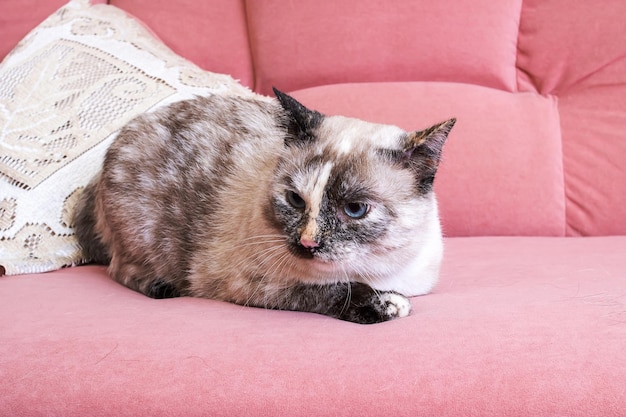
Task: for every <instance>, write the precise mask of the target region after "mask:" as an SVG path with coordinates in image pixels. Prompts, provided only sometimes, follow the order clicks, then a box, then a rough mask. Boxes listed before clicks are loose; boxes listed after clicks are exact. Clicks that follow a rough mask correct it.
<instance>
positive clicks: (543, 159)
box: [0, 0, 626, 236]
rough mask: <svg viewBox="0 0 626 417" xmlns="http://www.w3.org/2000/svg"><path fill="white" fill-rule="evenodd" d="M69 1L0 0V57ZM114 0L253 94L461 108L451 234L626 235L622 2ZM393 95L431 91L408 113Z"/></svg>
mask: <svg viewBox="0 0 626 417" xmlns="http://www.w3.org/2000/svg"><path fill="white" fill-rule="evenodd" d="M63 3H64V1H56V0H55V1H46V2H35V1H34V0H26V1H25V2H23V3H19V7H18V6H16V5H15V3H11V6H9V5H8V2H5V3H4V4H1V5H0V8H1V9H2V10H1V11H0V23H1V24H2V25H4V27H5V28H6V29H2V32H3V34H4V32H5V31H6V32H7V33H8V35H7V36H2V37H0V56H4V54H6V52H8V50H10V48H11V47H12V46H13V45H14V44H15V43H16V42H17V40H18V39H19V38H20V37H21V36H23V35H24V34H25V33H26V31H27V28H32V27H34V26H35V25H36V24H37V23H38V22H39V21H40V20H42V19H43V17H45V15H46V14H48V13H49V12H51V11H52V10H54V8H56V7H58V6H60V5H61V4H63ZM109 3H111V4H113V5H116V6H118V7H120V8H122V9H125V10H127V11H129V12H130V13H132V14H133V15H135V16H136V17H138V18H139V19H141V20H143V21H144V22H145V23H146V24H147V25H148V26H149V27H150V28H151V29H152V30H153V31H154V32H155V33H156V34H157V35H158V36H159V37H161V39H163V41H164V42H165V43H166V44H168V45H169V46H170V47H171V48H172V49H174V50H175V51H176V52H177V53H179V54H181V55H182V56H185V57H187V58H189V59H191V60H192V61H194V62H196V63H197V64H199V65H200V66H202V67H203V68H205V69H208V70H211V71H216V72H225V73H230V74H232V75H233V76H234V77H235V78H238V79H240V80H241V82H242V83H243V84H245V85H248V86H250V87H252V88H254V89H255V90H256V91H259V92H261V93H269V92H270V89H271V86H272V85H276V86H278V87H280V88H281V89H283V90H286V91H294V90H301V89H308V90H305V91H304V92H302V93H300V94H301V95H298V92H297V91H296V96H298V97H303V100H304V98H308V99H309V100H311V101H312V102H313V103H325V104H324V106H325V107H324V108H321V109H320V110H322V111H326V112H334V111H336V112H340V111H341V112H344V113H348V114H349V113H350V112H351V110H352V107H353V106H351V103H353V102H354V101H350V100H349V97H347V95H348V94H349V93H350V92H351V91H352V92H353V91H355V90H354V89H351V88H349V87H350V86H348V85H346V83H370V84H368V85H367V87H366V88H369V89H370V91H372V92H373V93H372V95H371V96H369V95H368V94H364V95H363V97H362V98H360V99H361V100H362V104H363V105H362V106H361V108H360V109H359V110H358V111H356V110H355V114H354V115H357V116H361V117H368V118H371V119H372V120H379V121H383V122H390V123H397V124H399V125H401V126H402V127H404V128H406V129H410V128H417V127H424V125H423V124H424V123H426V122H428V123H434V122H436V121H439V120H438V119H440V118H443V117H448V116H457V118H458V119H459V122H458V125H457V127H455V131H453V134H452V135H451V139H450V141H449V143H448V144H447V145H446V149H445V160H444V164H443V165H442V168H441V172H440V175H439V177H438V179H437V193H438V196H439V200H440V203H441V204H440V205H441V212H442V219H443V222H444V230H445V231H446V233H447V234H448V235H455V236H462V235H481V234H488V235H489V234H491V235H493V234H529V235H548V236H561V235H604V234H626V133H625V132H626V42H624V39H626V26H624V24H623V22H624V19H625V18H626V2H623V1H621V0H607V1H605V2H603V3H602V5H601V7H600V6H598V5H594V4H592V3H590V2H571V1H567V0H552V1H544V0H524V1H521V0H517V1H507V2H500V1H490V0H477V1H473V2H462V1H457V0H441V1H437V2H433V1H426V0H414V1H410V0H406V1H394V2H379V1H374V0H360V1H350V0H333V1H316V0H301V1H298V2H293V1H290V0H289V1H288V0H263V1H251V0H249V1H244V0H238V1H236V0H212V1H206V2H205V1H201V2H198V1H195V0H176V1H174V0H110V1H109ZM29 4H30V5H29ZM5 9H6V10H5ZM389 81H394V82H395V83H387V82H389ZM382 82H385V83H384V84H381V83H382ZM408 82H414V83H416V84H415V85H417V87H412V89H410V90H407V88H405V87H406V86H407V84H406V83H408ZM420 83H422V84H420ZM325 85H334V90H332V94H331V93H330V92H329V91H330V90H323V89H321V90H320V89H315V88H312V87H321V86H325ZM361 91H366V90H361ZM416 91H419V92H420V94H421V95H420V96H419V97H417V96H415V92H416ZM340 93H342V94H343V93H345V94H343V95H342V94H340ZM380 97H385V98H387V99H388V101H381V100H380ZM394 99H397V100H398V101H399V102H402V103H414V102H416V100H418V99H421V100H422V101H424V100H427V101H428V103H427V105H424V104H423V103H421V104H420V106H421V107H420V114H421V115H422V116H420V117H418V118H419V120H415V122H414V123H410V124H411V125H412V126H409V120H410V119H411V118H413V119H415V111H414V110H413V112H411V109H410V108H402V106H394V104H393V100H394ZM451 103H452V104H454V106H452V104H451ZM389 108H392V110H393V111H392V110H389ZM451 108H454V109H455V114H449V113H450V109H451ZM364 109H366V110H364ZM367 109H369V110H367ZM403 112H404V113H403ZM422 119H423V120H422Z"/></svg>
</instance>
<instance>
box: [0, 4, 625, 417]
mask: <svg viewBox="0 0 626 417" xmlns="http://www.w3.org/2000/svg"><path fill="white" fill-rule="evenodd" d="M62 3H63V1H62V0H54V1H52V0H50V1H45V2H42V1H34V0H28V1H21V2H15V1H9V0H0V58H1V57H3V56H4V55H5V54H6V53H8V52H9V51H10V50H11V48H12V47H13V46H14V45H15V44H16V43H17V42H18V41H19V40H20V38H22V37H23V36H24V35H25V34H26V33H27V32H28V30H29V29H30V28H32V27H34V26H35V25H37V24H38V23H39V22H40V21H41V20H43V18H44V17H45V16H47V15H48V14H49V13H51V12H52V11H54V10H55V9H56V8H58V7H59V6H61V5H62ZM110 3H111V4H113V5H115V6H119V7H120V8H122V9H124V10H127V11H128V12H130V13H132V14H133V15H134V16H136V17H137V18H138V19H140V20H142V21H143V22H144V23H145V24H146V25H147V26H148V27H149V28H150V29H151V30H152V31H153V32H154V33H155V34H156V35H158V36H159V37H160V38H161V39H162V40H163V42H164V43H165V44H167V45H168V46H170V47H171V48H172V49H173V50H174V51H175V52H176V53H178V54H180V55H182V56H184V57H186V58H188V59H191V60H192V61H194V62H195V63H197V64H198V65H200V66H201V67H203V68H205V69H207V70H210V71H217V72H219V71H222V72H227V73H230V74H231V75H233V76H234V77H235V78H238V79H240V80H241V82H242V83H243V84H245V85H247V86H249V87H251V88H253V89H254V90H255V91H258V92H261V93H269V92H270V90H271V87H272V86H273V85H275V86H277V87H279V88H281V89H283V90H285V91H288V92H291V93H293V95H294V96H295V97H297V98H298V99H300V100H302V102H303V103H305V104H307V105H309V106H310V107H313V108H316V109H318V110H320V111H323V112H326V113H331V114H332V113H341V114H346V115H350V116H358V117H363V118H366V119H369V120H372V121H378V122H385V123H395V124H398V125H400V126H401V127H403V128H405V129H419V128H424V127H427V126H429V125H431V124H434V123H436V122H439V121H442V120H445V119H447V118H449V117H453V116H454V117H457V120H458V122H457V125H456V126H455V128H454V130H453V131H452V133H451V135H450V138H449V141H448V143H447V144H446V146H445V149H444V156H443V162H442V165H441V169H440V172H439V173H438V176H437V179H436V185H435V186H436V191H437V194H438V200H439V203H440V211H441V218H442V223H443V229H444V233H445V234H446V239H445V255H444V261H443V265H442V272H441V281H440V283H439V285H438V286H437V287H436V288H435V290H434V292H433V293H432V294H430V295H426V296H422V297H417V298H413V299H412V300H411V301H412V305H413V309H414V311H413V312H412V314H411V315H410V316H409V317H407V318H404V319H400V320H395V321H392V322H388V323H383V324H379V325H372V326H360V325H355V324H351V323H345V322H341V321H338V320H334V319H330V318H327V317H323V316H319V315H314V314H306V313H297V312H282V311H280V312H279V311H267V310H263V309H256V308H247V307H241V306H236V305H231V304H227V303H222V302H217V301H211V300H200V299H190V298H179V299H170V300H152V299H149V298H146V297H144V296H142V295H140V294H138V293H135V292H133V291H131V290H128V289H126V288H125V287H122V286H120V285H119V284H117V283H115V282H113V281H112V280H110V279H109V278H108V277H107V275H106V270H105V268H103V267H95V266H82V267H76V268H69V269H64V270H60V271H55V272H51V273H47V274H36V275H23V276H10V277H9V276H4V277H0V415H7V416H13V415H16V416H17V415H24V416H31V415H42V416H43V415H63V416H84V415H94V416H99V415H102V416H104V415H109V416H117V415H145V416H154V415H189V416H194V415H229V416H237V415H258V416H298V415H302V416H304V415H307V416H308V415H329V416H330V415H354V416H368V415H372V416H377V415H406V416H415V415H425V416H459V415H463V416H486V415H492V416H623V415H624V413H625V412H626V411H625V410H626V389H625V388H624V382H625V381H626V353H624V348H625V347H626V43H624V39H625V38H626V26H624V24H623V22H624V20H625V19H626V3H624V2H623V1H621V0H608V1H605V2H603V3H602V5H601V7H600V6H598V4H596V3H593V2H571V1H566V0H550V1H545V0H523V1H522V0H517V1H509V2H500V1H487V0H481V1H475V2H462V1H458V0H442V1H438V2H432V1H425V0H401V1H395V2H377V1H373V0H364V1H350V0H339V1H330V0H329V1H313V0H303V1H298V2H294V1H286V0H264V1H252V0H248V1H244V0H236V1H229V0H211V1H206V2H195V1H192V0H169V1H164V0H110ZM0 197H1V190H0ZM1 244H2V242H0V245H1Z"/></svg>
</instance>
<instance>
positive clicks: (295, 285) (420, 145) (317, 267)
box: [75, 91, 454, 323]
mask: <svg viewBox="0 0 626 417" xmlns="http://www.w3.org/2000/svg"><path fill="white" fill-rule="evenodd" d="M277 96H278V98H279V100H269V99H262V98H259V99H255V98H241V97H221V96H211V97H207V98H197V99H194V100H189V101H183V102H179V103H175V104H173V105H171V106H169V107H167V108H164V109H161V110H158V111H156V112H154V113H150V114H145V115H143V116H140V117H139V118H137V119H135V120H134V121H132V122H131V123H130V124H129V125H127V126H126V127H125V128H124V129H123V130H122V131H121V132H120V134H119V136H118V138H117V139H116V141H115V142H114V143H113V145H112V146H111V148H110V149H109V151H108V153H107V156H106V158H105V162H104V165H103V170H102V172H101V173H100V175H99V176H98V177H97V178H95V179H94V180H93V181H92V182H91V183H90V185H89V186H88V187H87V189H86V190H85V192H84V193H83V196H82V198H81V202H80V203H79V207H78V209H77V215H76V219H75V220H76V222H75V223H76V230H77V235H78V237H79V241H80V242H81V245H82V246H83V248H84V250H85V255H86V257H87V258H89V259H92V260H95V261H97V262H100V263H110V267H109V272H110V274H111V276H112V277H113V278H114V279H116V280H117V281H119V282H121V283H123V284H125V285H126V286H128V287H130V288H132V289H134V290H137V291H140V292H142V293H144V294H146V295H149V296H152V297H157V298H160V297H169V296H179V295H181V296H195V297H205V298H212V299H219V300H225V301H230V302H234V303H238V304H242V305H252V306H260V307H267V308H277V309H289V310H301V311H312V312H317V313H321V314H326V315H330V316H333V317H337V318H341V319H344V320H350V321H355V322H361V323H369V322H378V321H384V320H389V319H391V318H395V317H401V316H404V315H407V314H408V313H409V311H410V303H409V301H408V300H407V299H406V298H404V297H403V296H401V295H399V294H398V293H397V292H396V291H400V292H402V293H404V294H405V295H417V294H422V293H426V292H428V291H429V290H430V289H431V288H432V286H433V285H434V284H435V282H436V279H437V275H438V270H439V263H440V261H441V255H442V244H441V231H440V227H439V220H438V216H437V206H436V201H435V198H434V194H433V193H432V179H433V177H434V174H435V171H436V168H437V165H438V161H439V156H440V152H441V147H442V146H443V142H444V141H445V138H446V136H447V134H448V132H449V130H450V128H451V127H452V125H453V123H454V121H448V122H445V123H443V124H441V125H437V126H434V127H433V128H431V129H428V130H426V131H422V132H414V133H409V134H407V133H405V132H404V131H402V130H401V129H399V128H397V127H394V126H387V125H377V124H371V123H366V122H363V121H360V120H356V119H350V118H345V117H341V116H330V117H327V116H323V115H322V114H320V113H317V112H314V111H310V110H308V109H306V108H304V107H303V106H302V105H300V103H298V102H297V101H295V100H293V99H292V98H291V97H289V96H287V95H284V94H282V93H280V92H278V91H277ZM372 286H373V287H375V288H376V290H374V289H372Z"/></svg>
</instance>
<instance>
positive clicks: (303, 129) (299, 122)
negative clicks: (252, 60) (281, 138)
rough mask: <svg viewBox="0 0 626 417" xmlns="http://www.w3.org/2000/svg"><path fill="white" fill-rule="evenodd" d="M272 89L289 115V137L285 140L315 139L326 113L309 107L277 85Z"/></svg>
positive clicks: (287, 125) (288, 141) (290, 141)
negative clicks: (316, 131)
mask: <svg viewBox="0 0 626 417" xmlns="http://www.w3.org/2000/svg"><path fill="white" fill-rule="evenodd" d="M272 89H273V90H274V94H275V95H276V98H277V99H278V102H279V103H280V105H281V107H282V108H283V109H284V110H285V112H286V113H287V117H288V120H287V123H286V128H287V131H288V133H289V138H287V139H286V140H285V143H287V144H290V143H293V140H297V141H310V140H313V139H315V135H314V131H315V129H316V128H317V127H318V126H319V125H320V123H321V122H322V120H323V118H324V115H323V114H321V113H319V112H317V111H315V110H309V109H307V108H306V107H304V106H303V105H302V104H300V102H298V101H297V100H296V99H295V98H293V97H291V96H290V95H288V94H285V93H283V92H282V91H280V90H278V89H277V88H276V87H272Z"/></svg>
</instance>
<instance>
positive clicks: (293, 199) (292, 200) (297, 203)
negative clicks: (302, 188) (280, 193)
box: [287, 191, 306, 210]
mask: <svg viewBox="0 0 626 417" xmlns="http://www.w3.org/2000/svg"><path fill="white" fill-rule="evenodd" d="M287 202H288V203H289V204H291V206H292V207H293V208H297V209H299V210H301V209H303V208H305V207H306V201H304V199H303V198H302V197H300V195H298V194H297V193H295V192H293V191H287Z"/></svg>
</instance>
